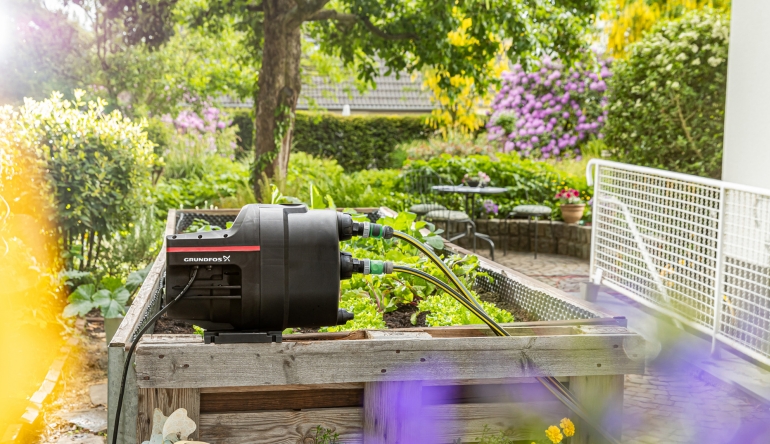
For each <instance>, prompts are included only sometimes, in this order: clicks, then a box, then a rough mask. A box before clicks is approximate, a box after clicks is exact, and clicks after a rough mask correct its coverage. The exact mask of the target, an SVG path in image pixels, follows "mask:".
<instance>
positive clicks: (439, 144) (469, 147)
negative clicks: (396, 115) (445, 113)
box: [398, 133, 497, 160]
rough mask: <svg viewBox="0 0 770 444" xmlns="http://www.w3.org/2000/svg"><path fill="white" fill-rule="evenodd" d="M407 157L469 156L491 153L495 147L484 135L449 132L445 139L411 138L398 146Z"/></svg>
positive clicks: (423, 158) (425, 158)
mask: <svg viewBox="0 0 770 444" xmlns="http://www.w3.org/2000/svg"><path fill="white" fill-rule="evenodd" d="M398 150H399V151H403V152H404V154H405V155H406V158H407V159H410V160H427V159H432V158H434V157H437V156H440V155H442V154H449V155H450V156H469V155H471V154H486V155H489V154H493V153H495V152H496V151H497V149H496V148H495V147H494V146H493V145H492V144H490V143H489V141H488V140H487V138H486V136H483V135H481V136H468V135H465V134H461V133H450V134H449V137H447V138H446V139H444V138H442V137H431V138H429V139H418V140H413V141H410V142H407V143H404V144H402V145H399V147H398Z"/></svg>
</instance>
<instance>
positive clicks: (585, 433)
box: [569, 375, 625, 444]
mask: <svg viewBox="0 0 770 444" xmlns="http://www.w3.org/2000/svg"><path fill="white" fill-rule="evenodd" d="M569 379H570V382H569V388H570V391H571V392H572V393H573V394H574V395H575V398H576V399H577V401H578V402H580V403H581V404H582V405H583V407H585V408H586V410H588V413H590V414H591V415H592V416H593V417H594V418H598V419H599V421H600V425H601V426H602V427H604V429H605V430H607V431H608V432H610V434H612V436H613V437H615V438H616V439H617V440H618V441H621V438H622V434H623V381H624V379H625V378H624V376H623V375H607V376H573V377H571V378H569ZM573 421H574V422H575V427H576V429H577V433H575V437H574V438H573V439H572V443H573V444H605V443H607V442H608V441H606V440H605V439H604V438H602V436H601V435H599V434H598V433H597V432H596V431H595V430H593V429H591V428H590V427H589V426H588V425H587V424H585V423H584V422H583V421H582V420H580V419H579V418H577V417H574V415H573Z"/></svg>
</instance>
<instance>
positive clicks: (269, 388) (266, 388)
mask: <svg viewBox="0 0 770 444" xmlns="http://www.w3.org/2000/svg"><path fill="white" fill-rule="evenodd" d="M363 388H364V383H363V382H349V383H344V384H312V385H302V384H291V385H259V386H244V387H203V388H201V389H200V390H201V394H204V393H250V392H273V391H276V390H281V391H289V390H354V389H361V390H363Z"/></svg>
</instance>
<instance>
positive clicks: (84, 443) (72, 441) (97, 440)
mask: <svg viewBox="0 0 770 444" xmlns="http://www.w3.org/2000/svg"><path fill="white" fill-rule="evenodd" d="M56 444H104V438H103V437H101V436H97V435H92V434H90V433H76V434H74V435H70V436H63V437H61V438H59V440H58V441H56Z"/></svg>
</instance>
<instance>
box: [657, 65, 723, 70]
mask: <svg viewBox="0 0 770 444" xmlns="http://www.w3.org/2000/svg"><path fill="white" fill-rule="evenodd" d="M714 66H716V65H714ZM673 67H674V65H672V64H671V63H669V64H668V65H666V71H671V68H673Z"/></svg>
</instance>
